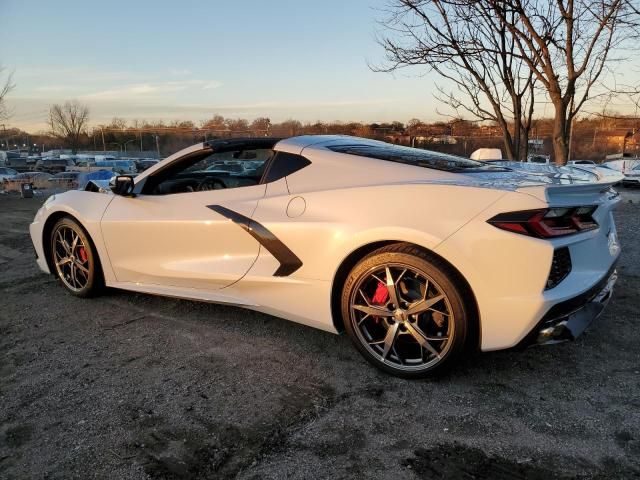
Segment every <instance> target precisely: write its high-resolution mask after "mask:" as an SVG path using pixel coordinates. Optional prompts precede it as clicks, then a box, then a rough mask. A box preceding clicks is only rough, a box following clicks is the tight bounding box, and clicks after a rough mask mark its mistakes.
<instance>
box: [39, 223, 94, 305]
mask: <svg viewBox="0 0 640 480" xmlns="http://www.w3.org/2000/svg"><path fill="white" fill-rule="evenodd" d="M74 234H76V235H77V237H78V240H77V243H76V245H75V249H74V251H72V252H71V253H69V250H68V249H67V247H68V248H71V247H73V246H74V245H73V239H74V238H75V237H74ZM59 235H62V237H63V238H64V239H65V242H61V241H60V240H59V238H60V237H59ZM64 243H66V246H65V245H64ZM49 245H50V261H51V267H52V273H53V274H54V275H55V276H56V277H57V278H58V281H59V282H60V283H61V284H62V286H64V287H65V288H66V289H67V291H69V293H71V294H72V295H75V296H76V297H82V298H89V297H94V296H96V295H98V294H100V293H101V292H102V290H103V289H104V276H103V274H102V267H101V265H100V259H99V258H98V253H97V251H96V247H95V245H94V244H93V242H92V241H91V238H90V237H89V234H88V233H87V231H86V230H85V229H84V228H83V227H82V225H80V224H79V223H78V222H76V221H75V220H74V219H72V218H70V217H63V218H61V219H60V220H58V221H57V222H56V224H55V225H54V226H53V228H52V229H51V236H50V238H49ZM69 259H70V261H69ZM60 261H64V262H66V263H64V264H63V265H58V262H60ZM81 268H82V269H83V270H81ZM84 270H86V272H85V271H84ZM73 271H74V272H75V274H74V273H72V272H73Z"/></svg>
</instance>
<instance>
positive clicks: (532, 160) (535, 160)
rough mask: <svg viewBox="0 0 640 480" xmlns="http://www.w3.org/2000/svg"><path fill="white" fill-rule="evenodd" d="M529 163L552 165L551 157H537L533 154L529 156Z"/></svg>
mask: <svg viewBox="0 0 640 480" xmlns="http://www.w3.org/2000/svg"><path fill="white" fill-rule="evenodd" d="M527 162H528V163H543V164H546V165H549V164H551V157H550V156H549V155H535V154H531V155H528V156H527Z"/></svg>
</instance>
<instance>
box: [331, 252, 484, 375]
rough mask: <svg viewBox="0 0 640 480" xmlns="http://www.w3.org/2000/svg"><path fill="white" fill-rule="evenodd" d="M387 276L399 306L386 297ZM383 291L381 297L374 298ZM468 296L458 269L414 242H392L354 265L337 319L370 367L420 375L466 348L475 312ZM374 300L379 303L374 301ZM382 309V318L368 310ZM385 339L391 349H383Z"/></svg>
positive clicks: (438, 367) (446, 364) (451, 361)
mask: <svg viewBox="0 0 640 480" xmlns="http://www.w3.org/2000/svg"><path fill="white" fill-rule="evenodd" d="M376 272H377V274H376ZM381 272H386V275H385V277H381V275H382V274H385V273H381ZM394 272H395V273H394ZM398 272H400V273H398ZM406 272H409V273H406ZM387 275H388V277H390V278H391V279H392V282H391V283H392V284H393V285H395V286H394V287H393V290H394V291H395V295H396V297H397V300H398V302H399V303H400V304H401V305H394V304H393V302H392V301H391V297H390V295H391V294H392V293H393V292H392V291H391V290H389V285H388V283H389V281H388V277H387ZM394 276H395V277H396V278H397V280H396V279H395V278H394ZM422 280H424V284H423V283H421V282H422ZM367 282H369V283H367ZM371 282H373V283H371ZM382 282H385V283H384V284H383V285H380V284H381V283H382ZM373 287H376V289H375V294H372V293H371V292H372V288H373ZM380 289H382V291H381V292H379V290H380ZM385 290H388V293H387V295H388V297H387V299H386V300H385V299H384V298H383V297H380V296H379V293H381V294H382V295H383V296H384V295H385ZM418 294H419V295H418ZM468 295H469V293H468V288H466V287H465V285H464V282H463V281H462V280H461V279H460V275H459V273H458V272H456V271H455V270H454V269H452V268H451V267H450V266H449V265H448V264H447V263H445V262H444V261H442V260H441V259H440V258H438V257H436V256H435V255H432V254H429V253H428V252H426V251H424V250H422V249H420V248H418V247H416V246H414V245H411V244H407V243H396V244H393V245H389V246H386V247H383V248H380V249H378V250H375V251H374V252H372V253H370V254H369V255H367V256H366V257H365V258H363V259H362V260H361V261H360V262H359V263H358V264H357V265H356V266H355V267H353V269H352V270H351V272H350V273H349V276H348V277H347V279H346V281H345V284H344V287H343V291H342V299H341V310H342V317H343V320H344V325H345V329H346V331H347V333H348V334H349V337H350V338H351V340H352V342H353V343H354V345H355V347H356V348H357V349H358V351H359V352H360V353H361V354H362V355H363V356H364V358H366V359H367V360H368V361H369V362H370V363H372V364H373V365H374V366H376V367H377V368H379V369H380V370H383V371H385V372H387V373H390V374H392V375H395V376H398V377H402V378H424V377H427V376H431V375H434V374H436V373H442V372H443V371H445V370H446V369H448V368H449V367H451V365H453V364H454V363H455V361H456V359H458V358H459V357H460V355H461V353H463V352H464V351H465V346H466V345H467V342H468V340H469V337H470V335H472V329H471V328H470V325H472V322H471V320H472V315H475V309H474V308H473V306H472V305H473V304H472V303H471V302H469V301H468V300H465V297H466V298H467V299H468ZM440 296H442V299H440V300H437V299H438V298H439V297H440ZM376 298H378V300H377V301H378V302H383V303H374V300H376ZM385 301H386V302H389V303H384V302H385ZM434 301H435V302H436V303H431V302H434ZM429 304H431V305H430V306H431V308H426V307H427V306H428V305H429ZM422 308H426V309H425V310H424V311H421V309H422ZM361 309H368V310H369V311H368V312H365V311H361ZM381 309H383V310H384V312H383V315H384V316H382V317H380V316H377V315H375V314H374V313H372V312H375V313H377V312H380V311H381ZM414 311H415V312H417V311H420V313H415V314H414V313H411V312H414ZM396 323H397V324H398V325H397V326H396V325H395V324H396ZM392 327H393V328H392ZM416 327H417V328H416ZM443 332H444V334H443ZM377 334H379V335H377ZM381 337H382V338H383V341H384V343H381V340H380V338H381ZM390 338H393V340H391V347H390V348H391V349H393V350H390V349H389V347H387V343H388V339H390ZM443 339H447V340H446V341H445V340H443ZM394 342H395V343H394ZM412 342H414V343H415V346H414V345H412ZM396 347H397V348H396ZM429 347H430V348H429ZM416 349H417V350H416ZM403 352H407V354H406V355H404V354H403ZM411 355H413V356H411ZM425 355H426V357H427V358H426V359H425V358H424V357H425ZM403 357H404V358H403ZM429 358H431V360H429ZM421 362H422V363H421Z"/></svg>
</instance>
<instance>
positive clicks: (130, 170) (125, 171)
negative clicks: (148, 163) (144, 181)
mask: <svg viewBox="0 0 640 480" xmlns="http://www.w3.org/2000/svg"><path fill="white" fill-rule="evenodd" d="M95 166H96V167H97V168H98V169H100V170H103V169H105V168H110V169H111V170H113V171H114V172H116V173H119V174H121V175H135V174H136V173H138V169H137V168H136V163H135V162H134V161H133V160H101V161H97V162H96V165H95Z"/></svg>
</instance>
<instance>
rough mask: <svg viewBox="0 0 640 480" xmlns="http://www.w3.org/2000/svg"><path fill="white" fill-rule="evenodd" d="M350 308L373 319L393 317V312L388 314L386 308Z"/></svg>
mask: <svg viewBox="0 0 640 480" xmlns="http://www.w3.org/2000/svg"><path fill="white" fill-rule="evenodd" d="M352 308H354V309H355V310H359V311H360V312H364V313H366V314H367V315H373V316H374V317H393V312H390V311H389V310H387V309H386V308H382V307H374V306H373V305H352Z"/></svg>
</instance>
